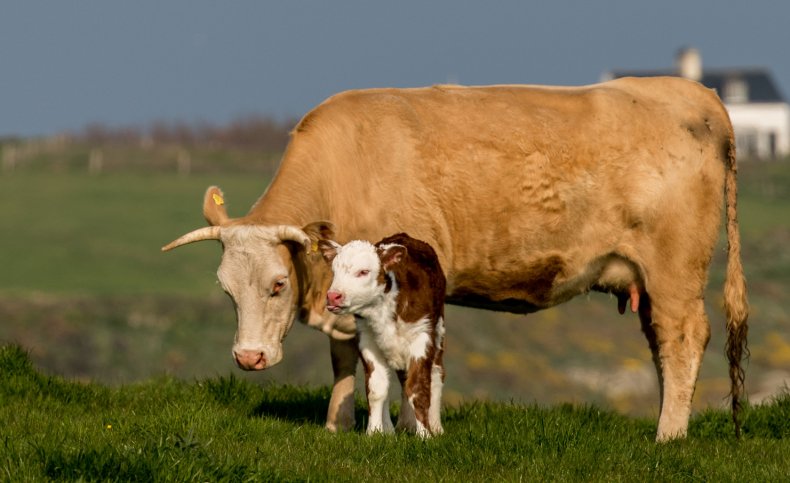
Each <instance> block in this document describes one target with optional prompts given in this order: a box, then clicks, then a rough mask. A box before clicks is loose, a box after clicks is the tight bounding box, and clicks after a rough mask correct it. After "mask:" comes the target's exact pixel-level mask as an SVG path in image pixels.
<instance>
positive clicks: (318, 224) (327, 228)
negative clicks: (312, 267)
mask: <svg viewBox="0 0 790 483" xmlns="http://www.w3.org/2000/svg"><path fill="white" fill-rule="evenodd" d="M302 231H303V232H305V233H306V234H307V236H308V237H310V245H311V247H310V252H311V253H315V252H317V251H318V242H320V241H321V240H331V239H333V238H334V237H335V226H334V225H333V224H332V223H331V222H329V221H314V222H312V223H310V224H309V225H306V226H305V227H304V228H302ZM338 246H339V245H338Z"/></svg>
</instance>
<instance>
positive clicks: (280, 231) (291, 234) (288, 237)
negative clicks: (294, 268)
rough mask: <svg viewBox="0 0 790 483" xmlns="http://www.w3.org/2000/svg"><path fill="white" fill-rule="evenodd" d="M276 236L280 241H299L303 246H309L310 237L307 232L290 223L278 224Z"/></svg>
mask: <svg viewBox="0 0 790 483" xmlns="http://www.w3.org/2000/svg"><path fill="white" fill-rule="evenodd" d="M277 238H279V239H280V241H295V242H297V243H301V244H302V245H304V246H305V247H309V246H310V237H309V236H307V233H305V232H303V231H302V230H300V229H299V228H296V227H295V226H291V225H280V226H278V227H277Z"/></svg>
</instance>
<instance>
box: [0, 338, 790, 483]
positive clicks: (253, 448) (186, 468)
mask: <svg viewBox="0 0 790 483" xmlns="http://www.w3.org/2000/svg"><path fill="white" fill-rule="evenodd" d="M0 373H2V374H3V377H2V378H0V425H2V428H3V432H2V435H0V478H2V479H5V480H8V481H35V480H74V479H83V480H121V481H129V480H143V481H152V480H156V481H217V480H223V481H305V480H317V481H370V480H374V479H375V480H385V481H395V480H397V481H514V480H528V481H530V480H531V481H553V480H560V481H568V480H572V481H578V480H584V481H656V480H659V481H663V480H671V481H697V480H711V481H778V480H782V479H784V478H786V476H787V474H790V460H789V459H787V457H786V455H787V453H788V451H790V442H788V438H789V437H790V396H783V397H781V398H778V399H777V400H776V401H774V402H773V403H772V404H769V405H765V406H759V407H749V408H747V411H746V414H745V420H744V437H743V439H742V440H740V441H736V440H735V439H734V438H733V436H732V428H731V427H730V424H729V416H728V415H727V413H726V412H723V411H708V412H706V413H703V414H701V415H699V416H697V417H695V418H694V419H693V420H692V423H691V428H690V435H689V438H688V439H686V440H684V441H677V442H673V443H670V444H662V445H658V444H656V443H654V442H653V435H654V432H655V423H654V422H653V421H650V420H644V419H632V418H627V417H625V416H621V415H618V414H616V413H614V412H611V411H606V410H602V409H600V408H598V407H596V406H592V405H582V406H574V405H568V404H565V405H558V406H553V407H542V406H538V405H518V404H507V403H479V402H478V403H469V404H463V405H460V406H457V407H453V408H448V409H446V410H445V413H444V424H445V430H446V434H445V435H443V436H441V437H437V438H434V439H432V440H428V441H421V440H419V439H417V438H415V437H413V436H411V435H405V434H400V435H396V436H390V437H386V436H376V437H367V436H365V435H364V434H362V431H361V428H362V426H363V425H364V414H365V413H364V410H363V405H362V404H361V403H360V402H359V401H358V403H357V413H358V416H359V417H358V418H357V419H358V421H359V423H358V427H357V428H356V429H355V431H353V432H351V433H346V434H338V435H333V434H330V433H328V432H326V431H325V430H324V429H323V428H322V421H323V414H324V408H325V404H326V400H327V398H328V396H329V391H328V389H326V388H320V389H306V388H300V387H293V386H282V385H266V386H257V385H253V384H251V383H249V382H246V381H244V380H241V379H238V378H234V377H224V378H212V379H201V380H198V381H194V382H184V381H179V380H176V379H172V378H158V379H153V380H149V381H147V382H144V383H138V384H133V385H127V386H123V387H119V388H108V387H106V386H102V385H98V384H80V383H74V382H68V381H66V380H63V379H61V378H58V377H51V376H45V375H42V374H41V373H39V372H38V371H36V370H35V368H34V367H33V365H32V363H31V362H30V359H29V357H28V356H27V354H25V352H24V351H23V350H21V349H20V348H18V347H16V346H4V347H2V348H0Z"/></svg>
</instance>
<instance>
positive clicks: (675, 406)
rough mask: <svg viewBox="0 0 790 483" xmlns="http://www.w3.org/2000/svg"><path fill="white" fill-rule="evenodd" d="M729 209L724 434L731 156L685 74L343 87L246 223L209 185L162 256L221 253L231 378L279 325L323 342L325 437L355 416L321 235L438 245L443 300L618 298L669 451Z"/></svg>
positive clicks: (743, 307)
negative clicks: (656, 393) (192, 223)
mask: <svg viewBox="0 0 790 483" xmlns="http://www.w3.org/2000/svg"><path fill="white" fill-rule="evenodd" d="M725 193H726V197H725V196H724V194H725ZM725 199H726V208H727V209H726V227H727V240H728V243H729V255H728V262H727V275H726V280H725V287H724V306H725V310H726V315H727V332H728V340H727V355H728V358H729V363H730V377H731V381H732V389H731V392H732V405H733V416H734V418H735V420H736V432H737V431H738V425H737V409H738V401H739V396H740V395H741V391H742V387H743V371H742V369H741V364H740V363H741V357H742V355H743V352H744V351H745V348H746V331H747V323H746V319H747V314H748V305H747V301H746V289H745V281H744V277H743V270H742V267H741V261H740V238H739V234H738V222H737V217H736V165H735V148H734V143H733V132H732V127H731V124H730V121H729V118H728V116H727V112H726V111H725V109H724V107H723V105H722V104H721V102H720V100H719V98H718V97H717V96H716V94H715V93H714V92H713V91H711V90H708V89H706V88H704V87H703V86H701V85H700V84H698V83H695V82H691V81H687V80H684V79H679V78H670V77H659V78H641V79H636V78H623V79H618V80H614V81H610V82H606V83H602V84H596V85H591V86H585V87H541V86H508V85H503V86H491V87H459V86H436V87H428V88H418V89H371V90H360V91H349V92H344V93H341V94H338V95H336V96H333V97H331V98H329V99H328V100H326V101H325V102H323V103H322V104H321V105H319V106H318V107H317V108H315V109H314V110H312V111H311V112H310V113H308V114H307V115H306V116H305V117H304V118H303V119H302V120H301V121H300V122H299V124H298V125H297V126H296V129H295V130H294V132H293V134H292V139H291V142H290V144H289V146H288V148H287V150H286V152H285V154H284V157H283V160H282V163H281V165H280V168H279V171H278V172H277V174H276V176H275V178H274V180H273V181H272V183H271V185H270V186H269V188H268V189H267V190H266V192H265V193H264V194H263V196H262V197H261V198H260V199H259V200H258V202H257V203H256V204H255V205H254V206H253V207H252V209H251V210H250V212H249V213H248V214H247V215H246V216H244V217H241V218H237V219H229V218H228V216H227V214H226V213H225V210H224V207H223V206H222V205H221V204H219V201H220V200H221V194H220V193H219V190H218V189H216V188H210V189H209V191H208V192H207V193H206V199H205V202H204V215H205V217H206V219H207V220H208V222H209V223H210V224H211V225H212V226H210V227H206V228H202V229H198V230H196V231H194V232H191V233H188V234H186V235H184V236H183V237H181V238H179V239H178V240H175V241H174V242H172V243H171V244H169V245H168V246H166V247H164V249H170V248H173V247H176V246H180V245H182V244H184V243H189V242H192V241H198V240H207V239H218V240H221V241H222V244H223V248H224V252H223V256H222V263H221V265H220V268H219V271H218V276H219V279H220V282H221V283H222V285H223V287H224V288H225V290H226V291H227V292H228V293H230V295H231V297H232V298H233V300H234V302H235V304H236V312H237V318H238V331H237V334H236V343H235V344H234V350H233V352H234V357H235V358H236V361H237V363H238V364H239V366H240V367H242V368H244V369H249V370H253V369H264V368H267V367H270V366H272V365H274V364H276V363H277V362H278V361H279V360H280V358H281V357H282V350H281V347H282V346H281V341H282V339H283V338H284V337H285V335H286V333H287V332H288V330H289V329H290V327H291V325H292V323H293V321H294V320H295V319H299V320H301V321H302V322H305V323H307V324H309V325H311V326H314V327H318V328H321V329H322V330H323V331H325V332H326V333H327V334H329V335H330V336H331V338H330V347H331V351H332V362H333V369H334V372H335V386H334V389H333V393H332V399H331V401H330V407H329V413H328V419H327V427H329V428H330V429H337V428H345V427H348V426H349V425H350V424H351V422H352V421H353V416H352V415H353V412H352V411H353V398H352V394H353V378H354V372H355V369H356V362H357V352H356V348H355V346H354V341H353V339H352V334H353V333H354V327H353V324H352V323H351V321H350V320H349V319H348V318H338V317H336V316H335V315H333V314H331V313H329V312H328V311H326V310H325V302H324V294H325V293H326V289H327V287H328V286H329V282H330V279H331V274H330V273H329V269H328V267H327V266H326V264H325V263H324V262H323V260H322V257H321V255H320V254H318V253H317V251H316V250H315V246H316V243H317V241H318V240H319V239H325V238H329V237H330V236H333V237H334V239H336V240H338V241H339V242H341V243H346V242H348V241H349V240H352V239H367V240H378V239H381V238H383V237H384V236H386V235H388V234H390V233H396V232H399V231H407V232H408V233H409V234H410V235H411V236H413V237H415V238H418V239H420V240H424V241H425V242H427V243H428V244H430V245H431V246H433V247H434V249H435V250H436V253H437V254H438V257H439V260H440V263H441V266H442V268H443V270H444V272H445V275H446V277H447V302H449V303H454V304H458V305H468V306H473V307H481V308H489V309H494V310H507V311H512V312H521V313H528V312H532V311H535V310H539V309H543V308H546V307H551V306H553V305H557V304H559V303H562V302H564V301H567V300H569V299H571V298H572V297H574V296H576V295H578V294H581V293H585V292H587V291H590V290H599V291H604V292H612V293H614V294H616V295H617V296H618V299H620V300H623V299H627V298H628V297H629V296H630V297H631V298H632V304H633V305H635V308H636V309H637V310H638V312H639V317H640V319H641V322H642V329H643V331H644V332H645V335H646V336H647V340H648V344H649V346H650V349H651V350H652V353H653V360H654V362H655V365H656V370H657V372H658V379H659V383H660V388H661V396H660V398H661V412H660V416H659V421H658V432H657V439H658V440H667V439H671V438H675V437H682V436H684V435H685V434H686V430H687V426H688V420H689V415H690V411H691V399H692V396H693V393H694V387H695V385H696V380H697V375H698V371H699V366H700V363H701V361H702V355H703V351H704V350H705V347H706V345H707V342H708V339H709V334H710V327H709V322H708V318H707V315H706V314H705V308H704V303H703V298H704V290H705V285H706V283H707V274H708V266H709V264H710V260H711V256H712V253H713V249H714V246H715V244H716V239H717V237H718V229H719V225H720V222H721V207H722V205H723V204H724V203H723V200H725ZM394 207H396V208H397V209H393V208H394ZM320 220H332V221H333V222H334V224H335V227H336V232H335V233H331V230H330V227H329V225H328V224H326V223H321V222H320ZM618 305H619V306H620V307H622V306H623V305H624V303H623V302H620V303H619V304H618ZM481 330H485V329H484V328H482V327H481ZM525 330H528V328H526V327H525Z"/></svg>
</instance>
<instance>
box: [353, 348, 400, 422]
mask: <svg viewBox="0 0 790 483" xmlns="http://www.w3.org/2000/svg"><path fill="white" fill-rule="evenodd" d="M364 340H365V337H362V338H361V340H360V351H361V353H362V361H363V365H364V367H365V391H366V392H367V397H368V430H367V433H368V434H374V433H393V432H395V428H394V427H393V426H392V420H391V419H390V413H389V401H388V396H389V379H390V368H389V367H388V366H387V363H386V361H385V359H384V357H383V356H382V355H381V353H380V352H379V351H378V348H377V347H375V346H372V347H367V346H366V345H365V344H364V342H363V341H364Z"/></svg>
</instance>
